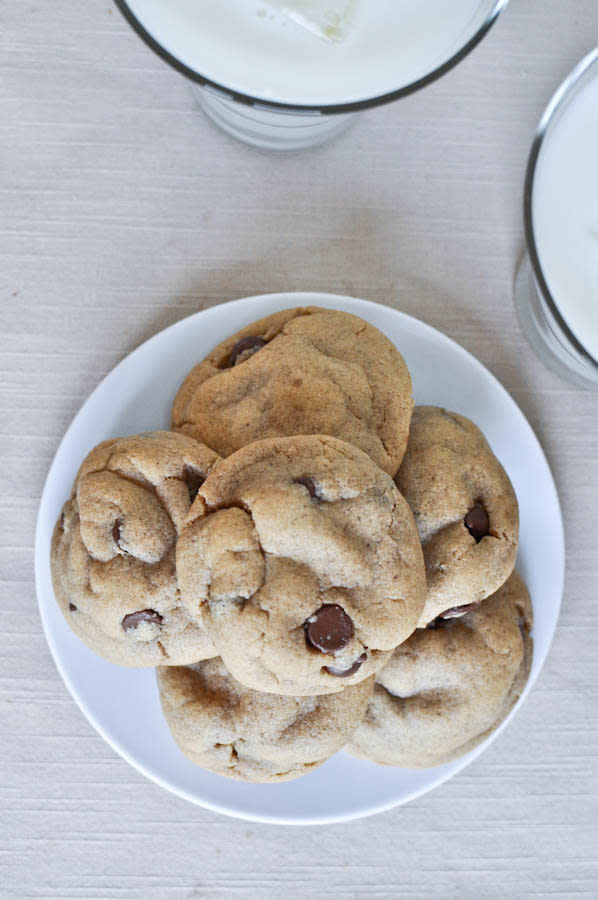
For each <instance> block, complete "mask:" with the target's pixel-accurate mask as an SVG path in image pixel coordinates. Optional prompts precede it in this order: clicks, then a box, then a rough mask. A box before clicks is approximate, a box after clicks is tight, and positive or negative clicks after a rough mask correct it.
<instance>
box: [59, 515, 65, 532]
mask: <svg viewBox="0 0 598 900" xmlns="http://www.w3.org/2000/svg"><path fill="white" fill-rule="evenodd" d="M59 528H60V530H61V531H64V513H63V512H61V513H60V525H59Z"/></svg>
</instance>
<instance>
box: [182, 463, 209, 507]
mask: <svg viewBox="0 0 598 900" xmlns="http://www.w3.org/2000/svg"><path fill="white" fill-rule="evenodd" d="M205 480H206V479H205V478H204V476H203V475H202V474H201V472H198V471H197V469H193V468H192V467H191V466H185V468H184V469H183V481H184V482H185V484H186V485H187V490H188V491H189V502H190V503H193V501H194V500H195V498H196V497H197V494H198V493H199V489H200V487H201V486H202V484H203V483H204V481H205Z"/></svg>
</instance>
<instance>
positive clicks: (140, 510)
mask: <svg viewBox="0 0 598 900" xmlns="http://www.w3.org/2000/svg"><path fill="white" fill-rule="evenodd" d="M217 459H218V457H217V455H216V454H215V453H214V452H213V451H212V450H209V449H208V448H207V447H204V446H202V445H201V444H198V443H197V442H196V441H194V440H193V439H192V438H190V437H186V436H185V435H181V434H173V433H172V432H166V431H164V432H152V433H148V434H141V435H136V436H134V437H127V438H115V439H113V440H109V441H104V443H102V444H99V446H97V447H96V448H95V449H94V450H92V451H91V453H90V454H89V456H88V457H87V458H86V459H85V461H84V462H83V464H82V466H81V468H80V470H79V473H78V475H77V478H76V480H75V484H74V486H73V492H72V495H71V497H70V499H69V500H68V501H67V502H66V503H65V505H64V508H63V510H62V513H61V516H60V518H59V520H58V522H57V524H56V528H55V530H54V536H53V539H52V551H51V562H52V578H53V583H54V593H55V595H56V599H57V600H58V603H59V605H60V608H61V610H62V612H63V614H64V617H65V619H66V621H67V622H68V624H69V625H70V627H71V628H72V629H73V631H74V632H75V634H76V635H77V636H78V637H79V638H81V640H83V641H84V643H86V644H87V646H88V647H90V648H91V649H92V650H94V651H95V652H96V653H98V654H99V655H100V656H103V657H105V658H106V659H108V660H110V661H111V662H115V663H119V664H121V665H125V666H155V665H158V664H159V663H160V664H164V665H182V664H185V663H189V662H197V661H198V660H201V659H206V658H208V657H210V656H215V654H216V651H215V649H214V647H213V645H212V643H211V641H210V640H209V638H208V637H207V635H206V634H205V632H204V630H203V629H202V628H201V627H200V626H199V625H198V623H197V622H196V621H194V620H193V618H192V616H191V615H190V614H189V612H188V610H187V608H186V607H185V605H184V604H183V603H182V602H181V600H180V598H179V595H178V589H177V580H176V572H175V542H176V538H177V534H178V532H179V530H180V528H181V526H182V524H183V521H184V519H185V517H186V515H187V513H188V512H189V509H190V507H191V504H192V503H193V501H194V500H195V497H196V496H197V492H198V491H199V488H200V487H201V485H202V484H203V481H204V479H205V478H206V476H207V475H208V473H209V472H210V470H211V469H212V467H213V466H214V464H215V463H216V461H217Z"/></svg>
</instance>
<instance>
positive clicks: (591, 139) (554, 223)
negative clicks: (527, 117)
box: [515, 48, 598, 385]
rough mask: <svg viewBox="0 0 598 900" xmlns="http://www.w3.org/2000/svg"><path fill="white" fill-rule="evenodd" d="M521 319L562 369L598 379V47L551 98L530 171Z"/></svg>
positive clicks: (540, 350) (540, 349) (571, 375)
mask: <svg viewBox="0 0 598 900" xmlns="http://www.w3.org/2000/svg"><path fill="white" fill-rule="evenodd" d="M524 217H525V232H526V244H527V254H526V255H525V257H524V259H523V261H522V263H521V265H520V267H519V269H518V272H517V275H516V278H515V301H516V306H517V311H518V313H519V318H520V321H521V325H522V327H523V329H524V331H525V333H526V336H527V337H528V339H529V341H530V343H531V344H532V346H533V348H534V349H535V350H536V352H537V354H538V355H539V356H540V357H541V358H542V359H543V360H544V362H545V363H546V364H547V365H548V366H550V367H551V368H552V369H553V370H555V371H557V372H558V373H559V374H561V375H563V376H564V377H566V378H568V379H569V380H574V381H575V382H576V383H583V384H585V385H589V384H592V383H593V384H598V48H596V49H595V50H593V51H592V52H591V53H590V54H588V56H586V57H585V59H583V60H582V61H581V62H580V63H579V65H578V66H576V68H575V69H574V70H573V72H572V73H571V75H570V76H569V77H568V78H567V79H566V81H565V82H564V84H562V85H561V87H560V88H559V89H558V91H557V92H556V94H555V95H554V97H553V98H552V100H551V101H550V103H549V105H548V107H547V109H546V111H545V113H544V116H543V117H542V120H541V122H540V125H539V127H538V131H537V134H536V138H535V140H534V143H533V146H532V150H531V154H530V158H529V163H528V168H527V177H526V186H525V200H524Z"/></svg>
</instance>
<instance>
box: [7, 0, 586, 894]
mask: <svg viewBox="0 0 598 900" xmlns="http://www.w3.org/2000/svg"><path fill="white" fill-rule="evenodd" d="M597 36H598V5H597V4H596V2H595V0H568V2H567V3H563V2H562V0H543V2H539V0H512V2H511V4H510V7H509V8H508V10H507V12H506V13H505V14H504V16H503V17H502V18H501V20H500V21H499V23H498V24H497V26H496V28H495V29H494V30H493V31H492V33H491V34H490V35H489V36H488V38H487V39H486V40H485V41H484V43H483V44H482V45H481V46H480V47H479V48H478V49H477V50H476V51H475V52H474V53H473V54H472V55H471V56H470V57H469V58H468V59H467V60H466V61H465V62H464V63H463V64H462V65H461V66H460V67H458V68H457V69H456V70H455V71H453V72H452V73H450V74H449V75H448V76H446V77H445V78H444V79H443V80H442V81H440V82H438V83H437V84H435V85H433V86H432V87H430V88H428V89H426V91H424V92H422V93H420V94H418V95H415V96H412V97H410V98H409V99H407V100H404V101H401V102H399V103H396V104H395V105H393V106H390V107H386V108H383V109H379V110H376V111H373V112H370V113H367V114H365V115H363V117H361V118H360V119H359V121H358V122H357V124H356V125H355V126H354V128H353V129H352V130H351V131H349V132H348V133H347V134H346V135H345V136H344V137H343V138H342V139H340V140H339V141H338V142H336V143H334V144H331V145H330V146H328V147H324V148H322V149H320V150H317V151H312V152H309V153H305V154H300V155H297V156H294V155H292V156H269V155H266V154H261V153H259V152H254V151H251V150H249V149H248V148H246V147H243V146H241V145H238V144H236V143H235V142H234V141H232V140H230V139H229V138H227V137H225V136H224V135H223V134H220V133H219V132H218V131H217V130H216V129H215V128H213V127H212V126H211V125H210V124H209V123H208V122H207V121H206V120H205V119H204V118H203V117H202V116H201V114H200V113H199V112H198V110H197V108H196V106H195V104H194V100H193V97H192V95H191V93H190V90H189V87H188V85H187V84H186V83H185V82H183V81H182V80H181V79H180V78H179V77H178V76H177V75H176V74H175V73H174V72H172V71H170V70H169V69H167V68H166V67H165V66H164V65H163V64H162V63H161V62H160V61H159V60H158V59H157V58H155V57H154V56H153V55H152V54H151V53H150V52H149V51H148V50H147V49H146V48H145V47H144V46H143V45H142V44H141V42H140V41H139V40H138V39H137V38H136V36H135V35H134V34H133V33H132V32H131V31H130V30H129V28H128V27H127V26H126V25H125V23H124V22H123V21H122V19H121V18H120V16H119V15H118V14H117V13H116V11H115V10H114V9H113V8H112V7H111V6H110V4H109V3H108V2H99V0H96V2H89V0H88V2H86V3H76V4H74V3H71V2H67V0H54V2H53V3H51V4H50V3H44V2H41V0H19V3H5V4H3V5H2V6H1V7H0V103H1V113H2V140H1V142H0V297H1V299H2V307H1V309H2V328H1V360H0V365H1V371H0V375H1V377H0V417H1V423H2V467H1V468H0V508H1V510H2V517H1V521H0V530H1V538H2V540H1V547H0V553H1V557H0V559H1V569H0V579H1V580H0V589H1V592H2V621H3V626H4V630H3V642H2V655H1V662H0V708H1V711H2V728H1V729H0V766H1V773H0V808H1V814H0V895H1V896H2V897H5V898H19V900H29V898H31V900H33V898H35V900H45V898H52V900H54V898H59V900H70V898H98V900H125V898H126V900H147V898H152V900H153V898H160V900H161V898H164V900H225V898H226V900H246V898H249V900H252V898H259V900H278V898H279V897H280V895H281V893H283V894H284V897H285V900H300V898H301V900H304V898H319V897H322V896H328V897H335V898H336V897H338V898H343V900H349V898H356V900H357V898H360V900H361V898H367V900H382V898H395V897H401V898H405V900H429V898H443V900H446V898H466V900H468V898H471V900H478V898H497V900H498V898H500V900H503V898H519V897H530V898H532V897H534V898H535V897H550V898H553V897H554V898H582V897H584V898H595V897H596V896H598V863H597V858H596V849H597V846H598V827H597V821H598V798H597V793H598V772H597V759H598V716H597V702H596V701H597V699H598V697H597V693H598V691H597V685H598V655H597V654H596V650H595V648H596V646H597V645H598V625H597V618H596V598H597V596H598V579H597V575H596V570H597V564H598V550H597V541H596V537H597V529H596V510H598V394H597V393H596V392H594V393H591V392H585V391H581V390H577V389H575V388H572V387H569V386H568V385H567V384H565V383H563V382H561V381H559V380H558V379H557V378H556V377H554V376H553V375H552V374H551V373H549V372H547V371H546V370H545V369H544V368H543V367H542V365H541V364H540V363H539V362H538V361H537V360H536V359H535V358H534V356H533V355H532V354H531V352H530V350H529V349H528V347H527V344H526V343H525V341H524V339H523V337H522V335H521V333H520V331H519V327H518V324H517V321H516V317H515V314H514V311H513V306H512V300H511V283H512V277H513V272H514V269H515V266H516V262H517V259H518V256H519V254H520V252H521V247H522V233H521V189H522V183H523V174H524V167H525V158H526V155H527V149H528V147H529V144H530V141H531V137H532V134H533V131H534V127H535V124H536V122H537V120H538V118H539V115H540V113H541V110H542V108H543V106H544V105H545V103H546V101H547V99H548V97H549V96H550V94H551V93H552V91H553V89H554V88H555V87H556V85H557V84H558V82H559V81H560V80H561V79H562V77H563V76H564V75H565V74H566V73H567V72H568V70H569V69H570V68H571V67H572V65H573V64H574V63H575V62H576V61H577V59H579V58H580V57H581V56H582V55H583V54H584V53H585V52H587V51H588V50H589V49H590V48H591V47H592V46H593V45H594V44H595V43H596V38H597ZM290 289H314V290H330V291H337V292H344V293H348V294H354V295H356V296H362V297H366V298H370V299H372V300H377V301H380V302H383V303H387V304H389V305H391V306H395V307H396V308H400V309H402V310H405V311H406V312H409V313H412V314H415V315H417V316H419V317H420V318H422V319H424V320H425V321H427V322H429V323H430V324H432V325H434V326H436V327H438V328H440V329H442V330H443V331H445V332H446V333H448V334H449V335H450V336H451V337H453V338H455V339H456V340H458V341H459V342H460V343H462V344H463V345H464V346H465V347H467V349H469V350H471V351H472V352H473V353H474V354H475V355H476V356H477V357H478V358H479V359H480V360H481V361H482V362H483V363H484V364H485V365H487V366H488V367H489V368H490V369H491V370H492V371H493V372H494V373H495V374H496V375H497V376H498V378H499V379H500V380H501V381H502V382H503V384H504V385H505V386H506V387H507V389H508V390H509V391H510V392H511V393H512V394H513V396H514V398H515V399H516V401H517V402H518V403H519V404H520V405H521V407H522V409H523V410H524V412H525V413H526V415H527V416H528V417H529V419H530V420H531V422H532V425H533V426H534V428H535V429H536V430H537V433H538V435H539V437H540V439H541V441H542V443H543V445H544V447H545V449H546V452H547V454H548V456H549V459H550V461H551V464H552V466H553V469H554V473H555V477H556V479H557V482H558V486H559V490H560V494H561V498H562V502H563V509H564V515H565V521H566V528H567V536H568V572H567V587H566V595H565V599H564V606H563V614H562V618H561V622H560V625H559V627H558V630H557V634H556V638H555V641H554V646H553V649H552V652H551V655H550V658H549V660H548V662H547V665H546V668H545V670H544V672H543V674H542V676H541V678H540V680H539V682H538V684H537V686H536V688H535V689H534V691H533V692H532V694H531V696H530V698H529V700H528V702H527V703H526V705H525V706H524V708H523V709H522V710H521V712H520V714H519V716H518V717H517V719H516V720H515V721H514V722H513V723H512V725H511V727H510V728H509V729H508V730H507V732H506V733H505V734H504V735H503V736H501V738H499V740H497V741H496V743H495V744H494V745H493V746H492V747H491V748H490V749H489V750H488V751H487V752H486V753H485V754H484V755H483V756H482V757H481V758H480V759H478V760H477V761H476V762H475V763H474V764H473V765H472V766H471V767H470V768H468V769H467V770H466V771H465V772H463V773H462V774H461V775H459V776H458V777H456V778H455V779H453V780H452V781H451V782H450V783H448V784H445V785H444V786H443V787H441V788H440V789H438V790H437V791H435V792H434V793H432V794H430V795H428V796H426V797H423V798H422V799H420V800H418V801H416V802H414V803H412V804H410V805H409V806H407V807H405V808H402V809H397V810H395V811H393V812H390V813H387V814H384V815H381V816H377V817H374V818H372V819H369V820H365V821H362V822H359V823H354V824H351V825H345V826H334V827H328V828H314V829H304V830H298V829H288V828H280V827H260V826H256V825H248V824H243V823H239V822H235V821H232V820H228V819H226V818H223V817H219V816H216V815H213V814H211V813H208V812H206V811H203V810H201V809H198V808H194V807H192V806H190V805H187V804H186V803H184V802H183V801H181V800H178V799H176V798H175V797H172V796H170V795H168V794H166V793H165V792H164V791H162V790H161V789H160V788H158V787H157V786H155V785H153V784H151V783H150V782H148V781H146V780H145V779H144V778H143V777H142V776H141V775H139V774H138V773H136V772H135V771H134V770H133V769H132V768H131V767H130V766H128V765H127V764H126V763H125V762H124V761H123V760H121V759H120V758H118V757H117V756H116V755H115V754H114V753H113V752H112V750H111V749H110V748H109V747H108V746H107V745H106V744H105V743H104V742H103V741H102V739H101V738H100V737H99V736H98V735H97V734H96V733H95V732H94V731H93V730H92V728H91V726H90V725H88V724H87V722H86V720H85V719H84V718H83V716H82V714H81V713H80V712H79V710H78V709H77V707H76V706H75V704H74V703H73V702H72V700H71V699H70V696H69V695H68V694H67V691H66V689H65V687H64V685H63V684H62V681H61V680H60V677H59V676H58V674H57V672H56V669H55V667H54V664H53V662H52V659H51V657H50V654H49V651H48V649H47V647H46V644H45V640H44V637H43V634H42V630H41V625H40V621H39V617H38V613H37V609H36V601H35V592H34V585H33V571H32V564H33V551H32V543H33V534H34V526H35V517H36V512H37V504H38V502H39V497H40V494H41V490H42V486H43V482H44V478H45V475H46V472H47V469H48V466H49V463H50V461H51V459H52V456H53V454H54V452H55V450H56V447H57V445H58V442H59V441H60V438H61V436H62V434H63V433H64V430H65V429H66V427H67V425H68V423H69V421H70V420H71V418H72V416H73V415H74V414H75V412H76V411H77V409H78V408H79V406H80V405H81V403H82V402H83V401H84V399H85V398H86V396H87V395H88V394H89V392H90V391H91V389H92V388H93V387H94V386H95V385H96V384H97V382H98V380H99V379H100V378H101V377H102V376H103V375H104V374H105V373H106V372H108V371H109V370H110V368H112V366H113V365H114V364H115V363H116V362H117V361H118V360H119V359H121V358H122V357H123V356H124V355H125V354H126V353H128V352H129V351H130V350H131V349H132V348H133V347H135V346H137V345H138V344H139V343H140V342H141V341H143V340H144V339H146V338H147V337H149V336H150V335H152V334H154V333H155V332H156V331H157V330H158V329H160V328H163V327H164V326H166V325H168V324H170V323H171V322H175V321H177V320H178V319H180V318H182V317H183V316H185V315H188V314H189V313H191V312H194V311H195V310H197V309H201V308H204V307H206V306H209V305H211V304H214V303H218V302H220V301H222V300H227V299H231V298H234V297H238V296H243V295H245V294H251V293H258V292H265V291H277V290H290Z"/></svg>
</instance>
